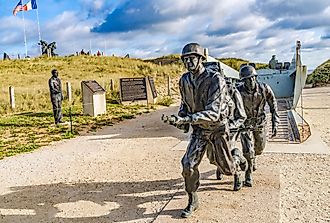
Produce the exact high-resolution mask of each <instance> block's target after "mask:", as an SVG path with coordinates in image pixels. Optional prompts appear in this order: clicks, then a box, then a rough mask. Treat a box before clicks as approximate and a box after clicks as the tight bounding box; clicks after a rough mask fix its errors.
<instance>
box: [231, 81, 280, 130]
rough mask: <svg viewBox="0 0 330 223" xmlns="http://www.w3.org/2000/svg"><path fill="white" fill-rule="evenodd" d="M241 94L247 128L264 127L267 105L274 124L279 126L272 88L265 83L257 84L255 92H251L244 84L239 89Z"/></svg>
mask: <svg viewBox="0 0 330 223" xmlns="http://www.w3.org/2000/svg"><path fill="white" fill-rule="evenodd" d="M237 89H238V91H239V92H240V93H241V96H242V99H243V104H244V108H245V112H246V115H247V119H246V120H245V122H244V126H245V127H246V128H249V127H253V128H255V127H263V126H264V125H265V122H266V112H265V106H266V103H267V104H268V105H269V108H270V112H271V114H272V124H273V126H277V125H278V123H279V117H278V113H277V103H276V98H275V95H274V93H273V91H272V89H271V87H270V86H269V85H267V84H265V83H259V82H257V86H256V89H255V91H253V92H250V91H249V90H247V89H246V88H245V86H244V84H242V85H240V86H238V87H237Z"/></svg>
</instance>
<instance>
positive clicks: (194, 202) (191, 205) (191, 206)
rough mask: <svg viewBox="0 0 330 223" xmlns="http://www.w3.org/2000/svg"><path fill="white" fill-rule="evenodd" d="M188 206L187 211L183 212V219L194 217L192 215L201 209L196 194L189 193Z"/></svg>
mask: <svg viewBox="0 0 330 223" xmlns="http://www.w3.org/2000/svg"><path fill="white" fill-rule="evenodd" d="M188 197H189V200H188V205H187V207H186V208H185V209H183V210H182V212H181V217H182V218H188V217H190V216H191V215H192V213H193V212H194V211H195V210H197V208H198V207H199V202H198V197H197V193H196V192H192V193H188Z"/></svg>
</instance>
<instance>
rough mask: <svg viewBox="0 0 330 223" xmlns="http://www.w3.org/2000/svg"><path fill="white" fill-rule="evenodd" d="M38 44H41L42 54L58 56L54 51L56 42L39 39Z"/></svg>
mask: <svg viewBox="0 0 330 223" xmlns="http://www.w3.org/2000/svg"><path fill="white" fill-rule="evenodd" d="M38 45H39V46H41V52H42V53H41V54H42V55H47V56H48V57H55V56H58V55H57V54H56V53H55V49H56V42H51V43H49V44H48V43H47V42H46V41H44V40H40V42H39V43H38Z"/></svg>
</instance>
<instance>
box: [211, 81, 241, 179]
mask: <svg viewBox="0 0 330 223" xmlns="http://www.w3.org/2000/svg"><path fill="white" fill-rule="evenodd" d="M225 80H226V84H227V89H228V95H229V101H228V105H229V115H228V123H229V141H230V147H231V148H232V150H234V151H235V152H240V151H239V150H238V148H236V147H235V146H236V141H237V138H238V135H239V130H240V129H241V127H242V125H243V123H244V121H245V120H246V113H245V109H244V105H243V100H242V97H241V94H240V93H239V91H238V90H237V88H236V87H235V84H234V83H233V81H232V79H231V78H227V77H225ZM207 156H208V158H209V160H210V162H211V163H212V156H213V154H212V150H210V149H208V150H207ZM240 163H241V164H240V166H241V169H242V170H243V171H245V170H246V167H247V166H246V165H247V163H246V159H245V158H244V157H242V159H241V161H240ZM216 177H217V179H218V180H221V179H222V178H223V175H222V172H221V168H219V167H218V168H217V171H216Z"/></svg>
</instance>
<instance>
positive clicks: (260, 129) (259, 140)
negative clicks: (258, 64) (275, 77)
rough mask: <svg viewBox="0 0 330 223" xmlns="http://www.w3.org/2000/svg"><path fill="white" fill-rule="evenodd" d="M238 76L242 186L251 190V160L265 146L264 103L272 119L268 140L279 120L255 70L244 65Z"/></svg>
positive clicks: (270, 95)
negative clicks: (243, 166)
mask: <svg viewBox="0 0 330 223" xmlns="http://www.w3.org/2000/svg"><path fill="white" fill-rule="evenodd" d="M239 75H240V79H241V81H242V84H241V85H240V86H239V87H238V88H237V89H238V91H239V92H240V93H241V96H242V99H243V104H244V108H245V112H246V115H247V119H246V120H245V122H244V127H243V130H242V131H241V133H240V138H241V143H242V149H243V155H244V157H245V158H246V159H247V162H248V169H247V170H246V172H245V181H244V185H245V186H248V187H252V183H253V180H252V171H255V170H256V163H255V156H256V155H261V154H262V152H263V150H264V148H265V145H266V128H265V127H266V113H265V105H266V103H267V104H268V105H269V108H270V112H271V115H272V117H271V121H272V137H274V136H276V134H277V127H278V123H279V117H278V114H277V103H276V98H275V95H274V93H273V91H272V89H271V88H270V86H269V85H267V84H265V83H259V82H258V81H257V77H256V76H257V72H256V70H255V68H254V67H253V66H251V65H245V66H243V67H242V68H241V69H240V71H239ZM252 140H253V141H254V142H253V143H252Z"/></svg>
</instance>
